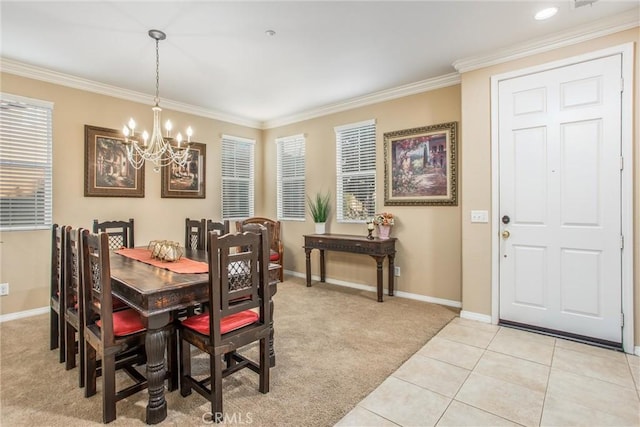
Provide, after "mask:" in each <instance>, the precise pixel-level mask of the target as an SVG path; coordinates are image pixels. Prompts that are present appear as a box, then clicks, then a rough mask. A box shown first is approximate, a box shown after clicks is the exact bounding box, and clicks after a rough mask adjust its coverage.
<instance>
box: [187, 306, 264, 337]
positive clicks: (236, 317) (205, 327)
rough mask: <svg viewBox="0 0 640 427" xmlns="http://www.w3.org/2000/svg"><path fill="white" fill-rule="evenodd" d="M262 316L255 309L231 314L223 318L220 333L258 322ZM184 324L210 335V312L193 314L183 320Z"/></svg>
mask: <svg viewBox="0 0 640 427" xmlns="http://www.w3.org/2000/svg"><path fill="white" fill-rule="evenodd" d="M258 319H260V316H259V315H258V313H256V312H255V311H251V310H245V311H241V312H240V313H236V314H231V315H229V316H227V317H224V318H222V321H221V322H220V333H222V334H226V333H227V332H231V331H235V330H236V329H240V328H242V327H245V326H248V325H251V324H252V323H256V322H257V321H258ZM182 324H183V325H184V326H186V327H187V328H189V329H193V330H194V331H196V332H199V333H201V334H203V335H209V313H202V314H198V315H196V316H191V317H189V318H187V319H185V320H183V321H182Z"/></svg>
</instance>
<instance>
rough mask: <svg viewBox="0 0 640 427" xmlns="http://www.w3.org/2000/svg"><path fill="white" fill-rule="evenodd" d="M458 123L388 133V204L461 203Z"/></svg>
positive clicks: (386, 193) (437, 204) (385, 178)
mask: <svg viewBox="0 0 640 427" xmlns="http://www.w3.org/2000/svg"><path fill="white" fill-rule="evenodd" d="M457 137H458V122H448V123H441V124H437V125H430V126H424V127H420V128H413V129H405V130H400V131H394V132H387V133H385V134H384V204H385V206H387V205H389V206H415V205H425V206H457V205H458V164H457Z"/></svg>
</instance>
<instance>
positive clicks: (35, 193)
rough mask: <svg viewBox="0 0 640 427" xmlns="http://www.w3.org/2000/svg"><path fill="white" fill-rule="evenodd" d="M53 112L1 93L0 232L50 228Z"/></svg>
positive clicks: (40, 103)
mask: <svg viewBox="0 0 640 427" xmlns="http://www.w3.org/2000/svg"><path fill="white" fill-rule="evenodd" d="M52 110H53V104H52V103H50V102H46V101H39V100H35V99H29V98H23V97H19V96H14V95H9V94H5V93H1V94H0V230H37V229H46V228H49V227H51V224H52V162H53V160H52Z"/></svg>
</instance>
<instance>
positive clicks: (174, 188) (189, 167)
mask: <svg viewBox="0 0 640 427" xmlns="http://www.w3.org/2000/svg"><path fill="white" fill-rule="evenodd" d="M206 165H207V146H206V145H205V144H201V143H198V142H192V143H191V145H189V153H188V154H187V162H186V163H185V165H184V166H179V165H176V164H173V163H172V164H170V165H168V166H165V167H163V168H162V187H161V188H162V189H161V197H164V198H182V199H204V198H205V196H206V186H205V184H206Z"/></svg>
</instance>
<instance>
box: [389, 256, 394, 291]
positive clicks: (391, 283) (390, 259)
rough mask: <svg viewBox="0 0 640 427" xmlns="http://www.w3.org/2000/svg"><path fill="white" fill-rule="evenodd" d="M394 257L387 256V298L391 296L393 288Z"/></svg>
mask: <svg viewBox="0 0 640 427" xmlns="http://www.w3.org/2000/svg"><path fill="white" fill-rule="evenodd" d="M394 260H395V255H389V296H393V287H394V286H395V280H394V279H395V274H394V270H395V265H394Z"/></svg>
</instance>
